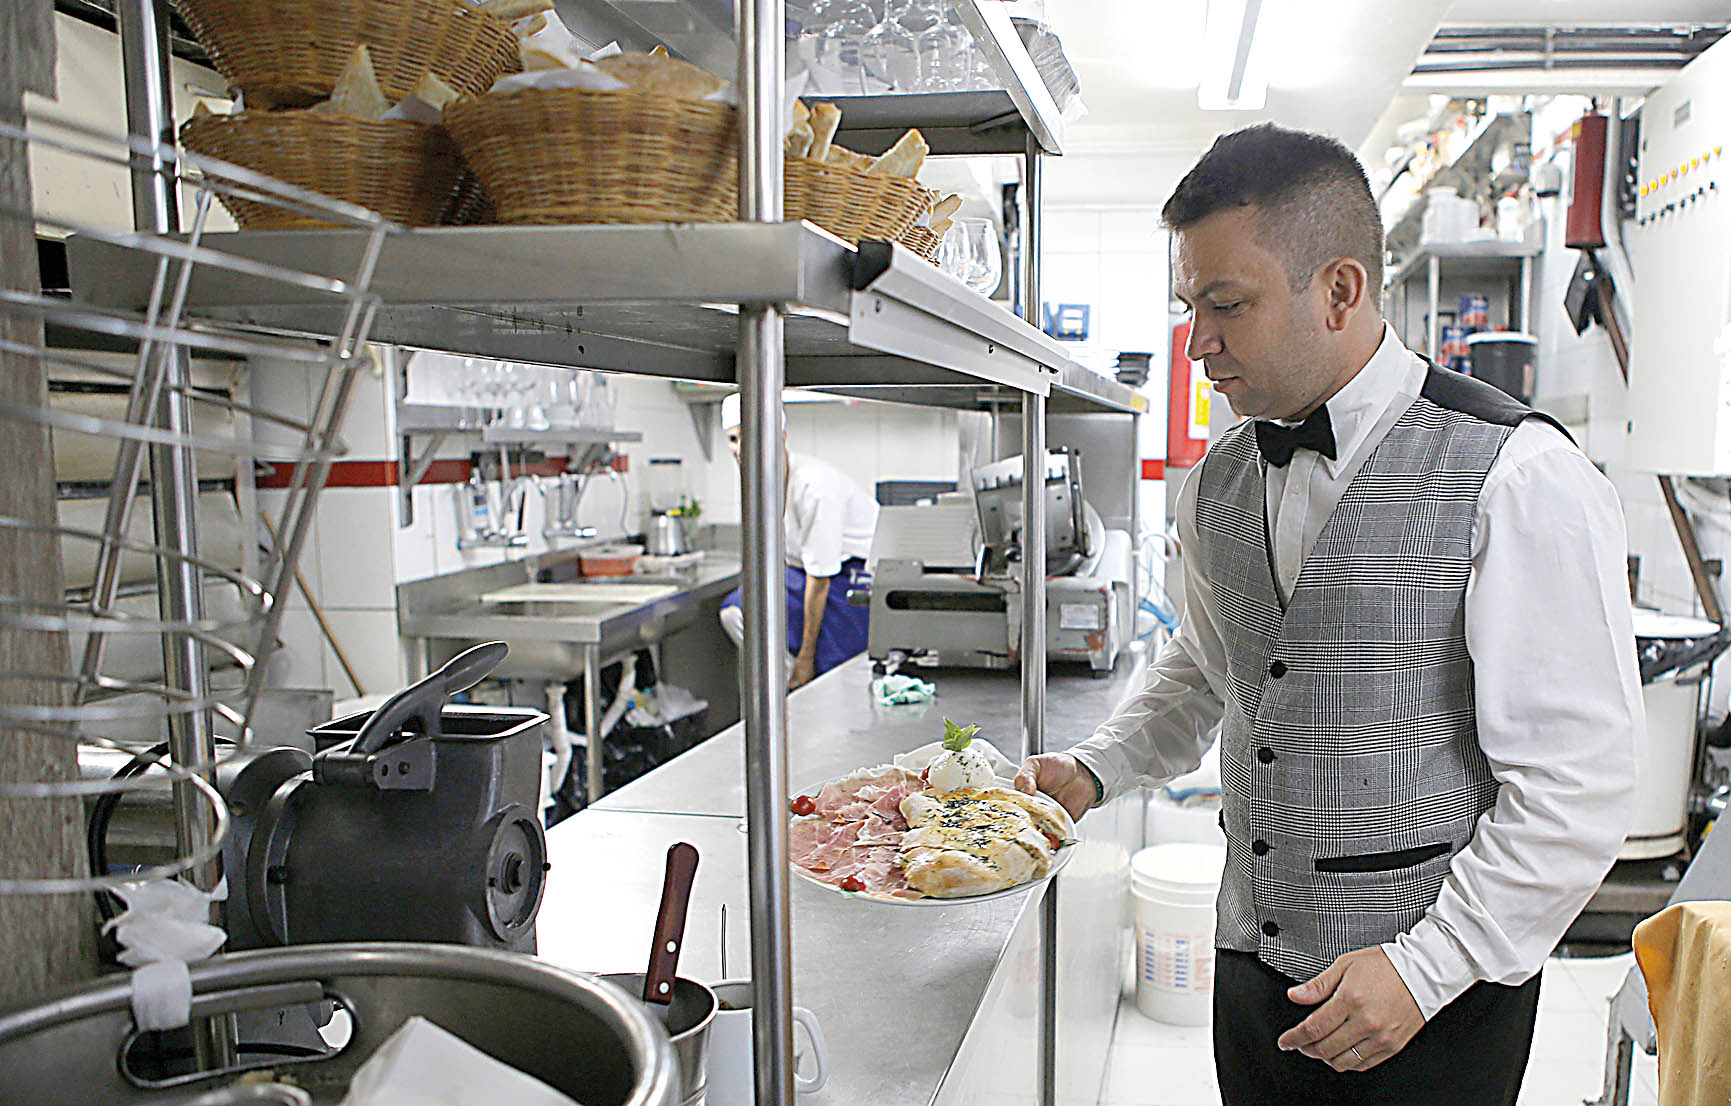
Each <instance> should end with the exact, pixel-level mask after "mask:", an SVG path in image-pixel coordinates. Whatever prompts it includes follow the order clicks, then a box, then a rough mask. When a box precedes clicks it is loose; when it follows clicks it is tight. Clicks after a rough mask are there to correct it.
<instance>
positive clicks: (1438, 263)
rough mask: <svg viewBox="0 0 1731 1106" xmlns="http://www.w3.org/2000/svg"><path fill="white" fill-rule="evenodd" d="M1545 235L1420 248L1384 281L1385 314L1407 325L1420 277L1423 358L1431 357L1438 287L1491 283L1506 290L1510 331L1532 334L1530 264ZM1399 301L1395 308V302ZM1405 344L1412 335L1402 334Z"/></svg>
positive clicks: (1436, 338) (1437, 330) (1436, 335)
mask: <svg viewBox="0 0 1731 1106" xmlns="http://www.w3.org/2000/svg"><path fill="white" fill-rule="evenodd" d="M1543 241H1544V239H1543V234H1542V232H1541V233H1539V234H1538V236H1536V237H1534V238H1532V239H1531V240H1529V241H1526V242H1503V241H1484V242H1453V243H1448V244H1439V245H1425V246H1420V247H1419V248H1418V249H1417V250H1416V251H1415V252H1414V253H1413V254H1412V256H1411V257H1409V258H1407V260H1406V262H1405V263H1404V264H1402V265H1401V266H1400V267H1399V268H1398V269H1396V270H1394V272H1393V273H1392V274H1391V275H1390V277H1389V280H1388V292H1387V294H1388V297H1389V300H1390V302H1389V304H1388V310H1389V312H1390V313H1391V314H1392V315H1393V316H1394V317H1396V318H1398V319H1400V320H1401V322H1402V324H1403V327H1402V329H1403V330H1405V329H1408V328H1410V325H1411V320H1410V318H1409V316H1410V314H1411V309H1410V304H1411V301H1412V297H1413V291H1414V285H1415V284H1416V283H1417V282H1418V280H1419V277H1420V275H1421V274H1422V275H1423V278H1424V299H1423V300H1422V301H1421V302H1422V303H1423V304H1424V307H1425V313H1424V318H1425V323H1424V340H1425V356H1427V357H1431V358H1435V357H1436V356H1437V349H1438V346H1439V345H1440V344H1441V343H1440V338H1441V333H1442V321H1441V309H1442V295H1441V290H1442V284H1443V280H1444V279H1445V278H1447V279H1451V280H1460V279H1473V280H1487V281H1495V282H1498V283H1500V284H1502V285H1504V286H1505V287H1506V290H1507V294H1508V308H1509V309H1508V312H1507V316H1508V317H1507V319H1506V320H1505V321H1506V322H1507V324H1508V326H1509V327H1510V328H1512V329H1514V330H1519V331H1524V332H1526V333H1531V332H1532V320H1533V307H1532V305H1533V263H1534V261H1535V260H1536V259H1537V258H1538V256H1539V254H1540V252H1541V251H1542V249H1543ZM1396 297H1398V303H1397V302H1396ZM1402 336H1403V337H1405V338H1406V339H1407V340H1408V341H1409V342H1410V341H1412V339H1413V335H1411V334H1410V333H1403V335H1402Z"/></svg>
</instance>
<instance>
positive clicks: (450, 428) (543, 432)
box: [397, 403, 643, 445]
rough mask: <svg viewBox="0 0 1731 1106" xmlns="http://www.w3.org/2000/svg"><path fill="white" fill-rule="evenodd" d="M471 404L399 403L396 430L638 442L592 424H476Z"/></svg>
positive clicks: (500, 438)
mask: <svg viewBox="0 0 1731 1106" xmlns="http://www.w3.org/2000/svg"><path fill="white" fill-rule="evenodd" d="M474 410H475V409H474V408H472V407H444V406H441V405H438V404H432V403H399V404H398V405H397V433H399V434H437V435H440V436H443V437H449V436H452V435H458V434H462V435H473V436H477V437H479V438H480V439H481V440H482V441H484V442H491V443H493V444H495V445H533V444H536V443H539V442H548V443H558V444H562V445H586V444H589V443H595V442H640V441H642V440H643V434H642V432H640V431H637V430H602V429H599V428H597V427H591V426H550V427H545V428H543V429H540V430H536V429H533V428H531V427H526V426H501V425H499V424H498V423H497V422H494V423H489V424H487V425H482V426H477V425H474V424H472V423H471V422H469V421H468V420H469V417H470V416H471V414H472V412H473V411H474Z"/></svg>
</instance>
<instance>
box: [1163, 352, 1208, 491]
mask: <svg viewBox="0 0 1731 1106" xmlns="http://www.w3.org/2000/svg"><path fill="white" fill-rule="evenodd" d="M1189 344H1190V323H1189V321H1188V320H1186V321H1185V322H1181V323H1179V324H1178V325H1177V326H1175V327H1173V328H1172V372H1171V374H1170V376H1169V384H1168V391H1167V403H1166V467H1168V468H1189V467H1191V466H1192V465H1194V464H1196V462H1198V461H1200V460H1202V455H1203V454H1204V453H1206V452H1207V451H1208V416H1209V406H1210V404H1211V403H1212V402H1213V398H1214V388H1213V386H1212V385H1211V384H1209V382H1208V376H1207V374H1206V373H1204V372H1203V371H1202V362H1200V361H1191V360H1190V358H1189V357H1186V356H1185V354H1184V348H1185V347H1186V346H1187V345H1189Z"/></svg>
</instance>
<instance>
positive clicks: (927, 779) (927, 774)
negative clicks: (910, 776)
mask: <svg viewBox="0 0 1731 1106" xmlns="http://www.w3.org/2000/svg"><path fill="white" fill-rule="evenodd" d="M920 782H921V783H931V782H932V766H931V765H929V764H928V765H926V766H925V767H924V768H922V769H921V770H920Z"/></svg>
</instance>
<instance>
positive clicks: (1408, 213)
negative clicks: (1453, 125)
mask: <svg viewBox="0 0 1731 1106" xmlns="http://www.w3.org/2000/svg"><path fill="white" fill-rule="evenodd" d="M1532 125H1533V124H1532V117H1531V116H1529V115H1526V114H1524V113H1511V114H1507V115H1489V116H1486V117H1485V118H1483V119H1481V120H1480V121H1479V123H1478V126H1477V128H1476V129H1475V130H1474V132H1473V135H1472V137H1471V138H1470V139H1469V140H1468V142H1467V146H1466V149H1465V150H1463V151H1461V153H1460V156H1458V157H1456V158H1455V159H1454V160H1453V161H1452V162H1450V163H1449V164H1447V165H1445V166H1443V167H1442V168H1440V169H1438V170H1437V171H1436V172H1435V173H1432V174H1431V177H1430V179H1429V180H1427V181H1425V183H1424V188H1440V187H1450V188H1455V189H1458V190H1459V191H1460V194H1461V195H1462V196H1469V197H1470V196H1473V195H1475V194H1477V193H1478V192H1480V191H1481V190H1482V189H1485V188H1494V187H1497V186H1499V185H1501V186H1503V187H1508V186H1512V185H1513V184H1516V183H1519V181H1520V180H1521V179H1523V178H1524V177H1525V174H1524V173H1523V172H1520V171H1518V170H1514V169H1505V170H1504V171H1503V172H1502V173H1500V174H1497V175H1495V176H1494V177H1493V175H1492V173H1491V161H1492V158H1493V156H1494V155H1495V154H1496V152H1497V150H1498V149H1500V148H1502V147H1504V146H1506V145H1509V144H1511V143H1515V142H1521V141H1530V140H1531V137H1532ZM1424 208H1425V196H1424V189H1420V191H1419V195H1418V196H1417V197H1416V198H1414V200H1413V202H1412V204H1411V205H1409V206H1408V207H1407V209H1406V210H1405V211H1403V212H1401V214H1400V216H1399V218H1397V219H1396V220H1395V221H1394V222H1393V223H1392V224H1391V225H1390V226H1389V228H1388V233H1387V235H1386V238H1387V240H1388V248H1389V250H1390V251H1392V252H1393V253H1395V254H1396V255H1404V254H1405V253H1407V252H1408V251H1411V250H1414V249H1417V248H1418V238H1419V231H1420V229H1421V225H1422V223H1423V221H1424Z"/></svg>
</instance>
